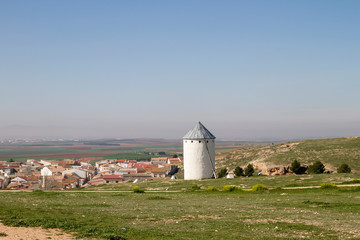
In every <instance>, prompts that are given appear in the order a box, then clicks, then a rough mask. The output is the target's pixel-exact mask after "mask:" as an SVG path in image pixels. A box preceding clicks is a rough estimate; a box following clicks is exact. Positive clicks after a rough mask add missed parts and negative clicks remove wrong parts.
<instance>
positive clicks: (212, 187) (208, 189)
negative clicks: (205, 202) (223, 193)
mask: <svg viewBox="0 0 360 240" xmlns="http://www.w3.org/2000/svg"><path fill="white" fill-rule="evenodd" d="M205 190H206V191H208V192H216V191H218V190H217V188H216V187H214V186H209V187H207V188H206V189H205Z"/></svg>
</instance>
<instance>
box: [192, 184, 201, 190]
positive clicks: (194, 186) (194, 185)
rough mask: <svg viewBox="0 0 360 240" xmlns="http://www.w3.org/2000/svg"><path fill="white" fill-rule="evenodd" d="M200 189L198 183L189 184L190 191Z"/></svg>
mask: <svg viewBox="0 0 360 240" xmlns="http://www.w3.org/2000/svg"><path fill="white" fill-rule="evenodd" d="M200 189H201V187H200V186H199V185H197V184H193V185H192V186H191V191H197V190H200Z"/></svg>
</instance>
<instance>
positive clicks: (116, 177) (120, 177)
mask: <svg viewBox="0 0 360 240" xmlns="http://www.w3.org/2000/svg"><path fill="white" fill-rule="evenodd" d="M122 178H123V175H115V174H109V175H104V179H122Z"/></svg>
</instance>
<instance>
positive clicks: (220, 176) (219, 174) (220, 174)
mask: <svg viewBox="0 0 360 240" xmlns="http://www.w3.org/2000/svg"><path fill="white" fill-rule="evenodd" d="M226 175H227V169H226V168H222V169H220V171H219V172H218V178H223V177H225V176H226Z"/></svg>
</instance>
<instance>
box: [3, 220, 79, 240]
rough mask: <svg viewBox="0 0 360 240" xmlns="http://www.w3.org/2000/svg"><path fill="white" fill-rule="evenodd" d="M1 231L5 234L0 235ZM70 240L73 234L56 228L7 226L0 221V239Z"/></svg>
mask: <svg viewBox="0 0 360 240" xmlns="http://www.w3.org/2000/svg"><path fill="white" fill-rule="evenodd" d="M3 233H5V234H7V236H1V235H3ZM2 239H4V240H5V239H6V240H21V239H22V240H45V239H46V240H48V239H53V240H72V239H76V238H75V237H74V236H72V235H70V234H68V233H64V232H62V231H61V230H58V229H43V228H40V227H36V228H31V227H9V226H5V225H4V224H2V223H0V240H2Z"/></svg>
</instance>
